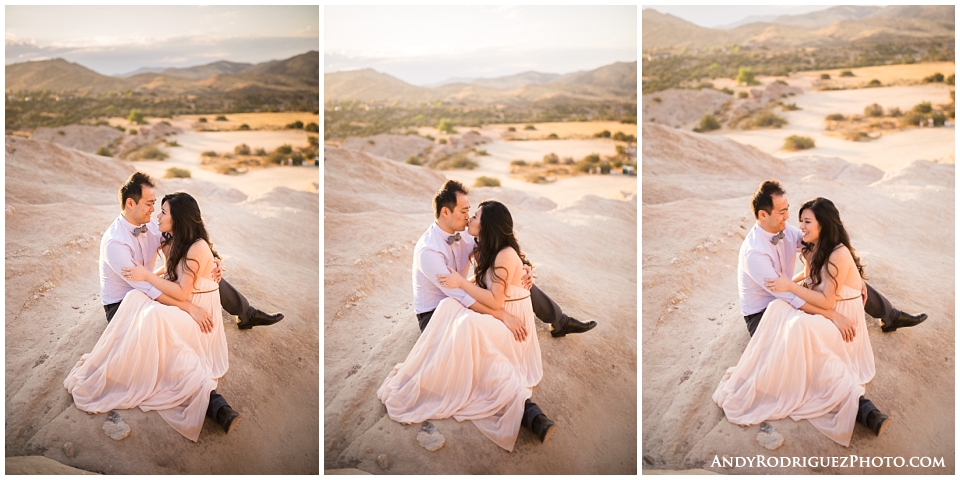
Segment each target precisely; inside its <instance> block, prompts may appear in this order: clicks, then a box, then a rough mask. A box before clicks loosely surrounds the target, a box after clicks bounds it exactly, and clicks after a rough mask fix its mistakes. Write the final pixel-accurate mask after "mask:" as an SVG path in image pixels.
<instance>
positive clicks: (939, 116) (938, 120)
mask: <svg viewBox="0 0 960 480" xmlns="http://www.w3.org/2000/svg"><path fill="white" fill-rule="evenodd" d="M930 118H932V119H933V125H934V126H935V127H942V126H943V122H944V121H946V120H947V116H946V115H944V114H943V112H940V111H937V112H933V114H931V115H930Z"/></svg>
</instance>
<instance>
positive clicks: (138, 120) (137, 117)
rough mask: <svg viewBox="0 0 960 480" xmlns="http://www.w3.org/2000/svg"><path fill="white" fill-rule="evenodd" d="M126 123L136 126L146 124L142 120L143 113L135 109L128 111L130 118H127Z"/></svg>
mask: <svg viewBox="0 0 960 480" xmlns="http://www.w3.org/2000/svg"><path fill="white" fill-rule="evenodd" d="M127 121H129V122H130V123H133V124H136V125H143V124H145V123H147V122H146V120H144V119H143V111H142V110H137V109H133V110H130V116H129V117H127Z"/></svg>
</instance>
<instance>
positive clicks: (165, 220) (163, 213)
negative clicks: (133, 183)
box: [157, 202, 173, 233]
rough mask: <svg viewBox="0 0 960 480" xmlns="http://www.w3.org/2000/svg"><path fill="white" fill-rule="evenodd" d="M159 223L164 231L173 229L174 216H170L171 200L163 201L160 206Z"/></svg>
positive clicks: (168, 231) (167, 231)
mask: <svg viewBox="0 0 960 480" xmlns="http://www.w3.org/2000/svg"><path fill="white" fill-rule="evenodd" d="M157 224H159V226H160V231H161V232H162V233H170V232H172V231H173V218H172V217H171V216H170V203H169V202H163V205H161V206H160V213H158V214H157Z"/></svg>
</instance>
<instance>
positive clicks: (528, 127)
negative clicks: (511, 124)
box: [523, 125, 537, 130]
mask: <svg viewBox="0 0 960 480" xmlns="http://www.w3.org/2000/svg"><path fill="white" fill-rule="evenodd" d="M523 129H524V130H536V129H537V127H534V126H533V125H527V126H525V127H523Z"/></svg>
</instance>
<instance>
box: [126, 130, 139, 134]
mask: <svg viewBox="0 0 960 480" xmlns="http://www.w3.org/2000/svg"><path fill="white" fill-rule="evenodd" d="M127 133H129V134H130V135H136V134H138V133H140V131H139V130H137V129H136V128H131V129H130V130H127Z"/></svg>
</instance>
